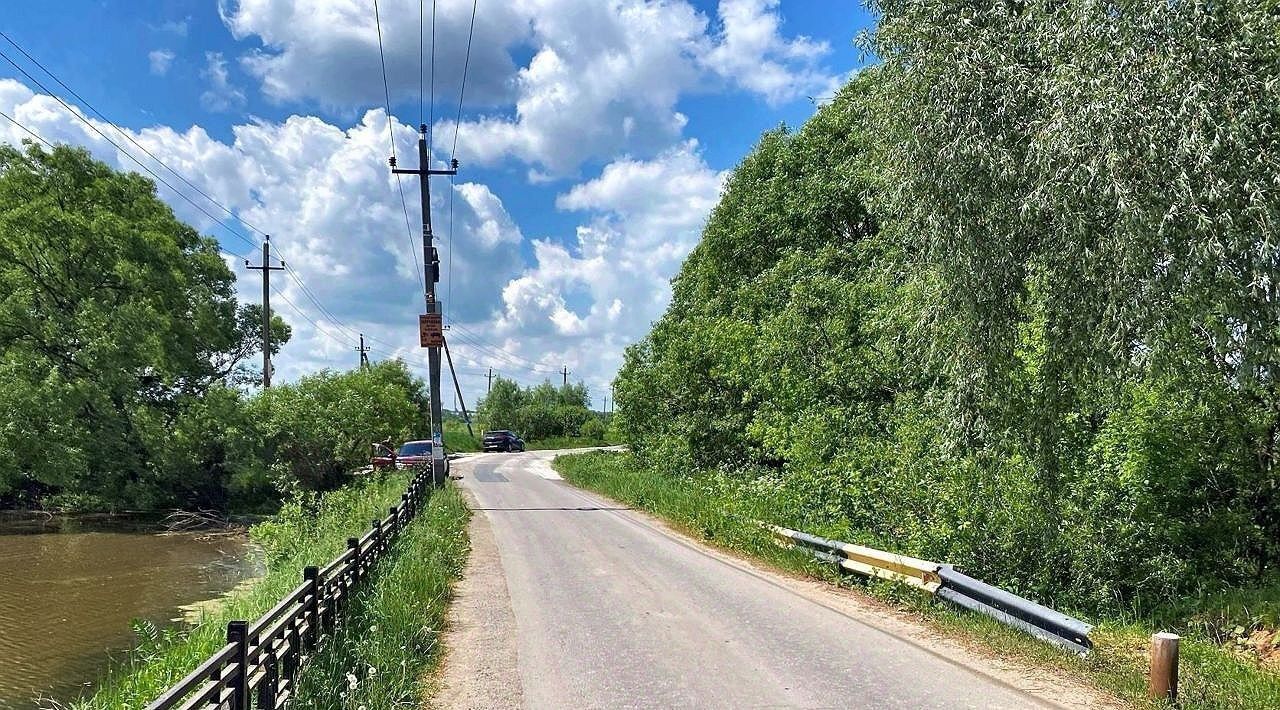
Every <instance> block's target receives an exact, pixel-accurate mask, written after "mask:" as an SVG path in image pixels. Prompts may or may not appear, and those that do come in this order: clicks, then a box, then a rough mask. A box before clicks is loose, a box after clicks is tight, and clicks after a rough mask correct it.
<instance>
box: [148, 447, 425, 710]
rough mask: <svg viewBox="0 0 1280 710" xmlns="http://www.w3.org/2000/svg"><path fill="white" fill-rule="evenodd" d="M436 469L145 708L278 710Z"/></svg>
mask: <svg viewBox="0 0 1280 710" xmlns="http://www.w3.org/2000/svg"><path fill="white" fill-rule="evenodd" d="M431 487H432V485H431V473H430V472H422V473H419V474H418V475H417V476H415V477H414V478H413V480H412V481H410V483H409V487H408V489H407V490H406V491H405V493H404V494H403V495H402V496H401V497H400V505H398V506H394V507H392V508H391V509H390V513H389V514H388V515H387V517H386V518H381V519H379V520H374V521H373V526H372V528H371V529H370V530H369V532H367V533H365V534H364V535H363V536H362V537H360V538H354V537H353V538H348V539H347V550H346V552H343V553H342V554H341V555H338V557H337V558H335V559H334V560H333V561H332V562H330V563H329V564H327V565H325V566H324V567H322V568H317V567H307V568H306V569H305V570H303V573H302V584H300V585H298V586H297V587H296V588H294V590H293V591H291V592H289V593H288V594H286V595H285V596H284V598H283V599H281V600H280V601H279V602H277V603H276V605H275V606H274V607H272V608H271V610H270V611H268V612H267V613H265V614H263V615H262V616H260V617H258V619H257V620H256V621H254V622H252V623H250V622H248V621H239V620H237V621H231V622H228V623H227V643H226V645H225V646H223V647H222V648H221V649H219V650H218V651H217V652H215V653H214V654H213V655H212V656H210V657H209V658H207V659H206V660H205V661H204V662H203V663H201V664H200V665H199V666H198V667H197V668H196V669H195V670H193V671H191V673H189V674H188V675H187V676H186V677H185V678H183V679H182V680H180V681H178V682H177V683H176V684H175V685H173V686H172V687H171V688H169V689H168V690H166V691H165V692H164V693H163V694H162V695H161V696H160V697H158V698H156V699H155V700H154V701H152V703H151V704H150V705H148V706H147V710H170V709H171V708H180V709H181V710H197V709H202V710H212V709H213V708H217V709H218V710H255V709H256V710H277V709H278V708H283V707H284V706H285V704H286V703H288V702H289V700H290V699H291V698H292V697H293V695H294V693H295V691H296V689H297V679H298V674H299V672H300V671H301V670H302V668H303V666H304V665H305V663H306V661H307V660H308V658H309V656H310V655H311V654H312V653H313V652H314V651H315V649H316V647H317V646H318V645H319V643H320V641H321V639H322V638H323V637H325V636H327V635H329V634H331V633H333V630H334V629H335V628H336V627H337V625H338V622H339V620H340V619H341V617H342V615H343V613H344V612H345V611H346V609H347V607H348V605H349V604H350V601H351V598H352V594H354V593H355V590H356V589H357V588H358V587H359V586H360V585H361V584H362V583H363V582H364V580H365V579H366V578H367V577H368V576H369V573H370V572H371V571H372V570H373V567H374V566H375V565H376V564H377V563H378V561H379V560H380V559H381V558H382V557H383V556H384V555H385V554H386V553H387V551H388V550H390V549H391V544H392V543H393V542H395V540H396V538H397V537H399V535H400V532H401V531H402V530H403V529H404V527H405V526H406V525H408V523H409V522H410V521H411V520H413V518H414V516H415V515H417V513H418V512H419V511H420V510H421V507H422V503H423V499H424V497H425V495H426V492H427V491H428V490H429V489H430V488H431Z"/></svg>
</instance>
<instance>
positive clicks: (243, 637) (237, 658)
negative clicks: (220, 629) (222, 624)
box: [227, 621, 249, 710]
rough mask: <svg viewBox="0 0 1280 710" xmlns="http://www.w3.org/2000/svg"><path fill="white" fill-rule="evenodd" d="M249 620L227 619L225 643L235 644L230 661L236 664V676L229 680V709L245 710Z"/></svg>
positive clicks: (247, 677) (247, 685)
mask: <svg viewBox="0 0 1280 710" xmlns="http://www.w3.org/2000/svg"><path fill="white" fill-rule="evenodd" d="M248 641H249V622H247V621H228V622H227V643H234V644H235V645H236V653H235V655H234V656H232V657H231V662H232V663H234V664H236V669H237V670H236V677H235V678H234V679H229V680H231V683H230V686H229V687H230V688H231V710H246V708H247V703H246V702H245V701H246V700H248V695H249V693H248V689H249V669H248V667H247V666H248V660H249V643H248Z"/></svg>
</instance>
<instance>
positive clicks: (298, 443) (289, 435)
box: [249, 360, 426, 490]
mask: <svg viewBox="0 0 1280 710" xmlns="http://www.w3.org/2000/svg"><path fill="white" fill-rule="evenodd" d="M421 389H422V383H421V381H419V380H417V379H416V378H414V377H413V376H412V375H410V374H409V372H408V369H407V368H406V367H405V366H404V363H403V362H400V361H399V360H387V361H383V362H379V363H376V364H375V365H373V366H372V367H369V368H361V369H356V370H351V371H348V372H331V371H328V370H326V371H322V372H320V373H318V374H315V375H310V376H307V377H303V378H301V379H300V380H298V381H297V382H295V383H292V384H288V385H283V386H279V387H272V388H271V389H268V390H264V391H263V392H261V393H260V394H259V395H258V396H257V397H255V398H254V399H253V400H252V401H251V402H250V403H249V417H250V418H251V419H252V420H253V421H254V422H256V426H257V428H258V432H259V435H260V436H261V445H262V447H263V451H262V453H261V458H262V459H263V460H264V461H267V462H272V466H273V475H274V478H275V481H276V483H277V487H279V488H281V489H284V490H288V489H291V488H295V487H297V488H302V489H306V490H328V489H331V488H334V487H336V486H338V485H339V484H341V483H342V482H344V481H345V480H346V477H347V475H348V474H349V473H350V472H351V471H352V470H354V469H357V468H359V467H361V466H365V465H368V463H369V456H370V452H371V450H372V448H371V447H372V444H373V443H375V442H379V441H383V440H385V439H391V440H393V441H404V440H407V439H412V438H415V437H416V436H421V435H422V434H423V433H424V430H425V428H426V422H425V419H424V418H423V417H422V414H421V411H420V410H419V408H418V406H417V404H416V403H415V401H414V397H415V394H420V392H421Z"/></svg>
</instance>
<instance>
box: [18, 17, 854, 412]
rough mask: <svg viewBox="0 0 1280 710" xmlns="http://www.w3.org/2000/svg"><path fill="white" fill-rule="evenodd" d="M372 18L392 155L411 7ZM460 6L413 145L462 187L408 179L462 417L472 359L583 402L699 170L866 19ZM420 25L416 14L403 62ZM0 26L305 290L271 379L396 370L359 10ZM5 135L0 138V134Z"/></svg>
mask: <svg viewBox="0 0 1280 710" xmlns="http://www.w3.org/2000/svg"><path fill="white" fill-rule="evenodd" d="M379 6H380V11H381V14H382V32H383V40H384V50H385V52H386V56H387V65H388V79H389V82H390V84H391V91H392V95H393V101H392V116H393V121H392V130H393V131H394V132H395V135H396V144H397V151H398V152H401V153H406V154H408V155H409V156H410V161H409V162H410V163H412V162H414V161H413V160H412V155H413V150H414V148H413V142H414V140H415V136H414V132H415V130H416V125H417V124H418V123H419V93H418V69H419V65H418V39H419V34H418V32H419V24H418V12H419V8H420V5H419V3H418V2H416V1H415V0H380V2H379ZM477 8H478V9H477V14H476V18H477V19H476V32H475V40H474V41H473V46H472V52H471V54H470V66H469V71H468V80H467V88H466V91H467V101H466V103H465V104H464V108H463V112H462V122H461V125H460V126H458V125H456V124H455V120H454V119H455V115H456V114H455V112H456V111H457V101H458V89H459V82H460V77H461V72H462V63H463V58H464V57H465V56H466V52H465V45H466V34H467V28H468V26H469V22H470V17H471V2H470V0H439V1H438V2H437V8H436V11H437V37H436V49H437V56H436V64H435V72H436V74H435V76H436V88H437V96H436V99H435V102H434V106H435V108H434V113H435V116H436V122H435V124H434V125H435V132H434V135H435V140H434V144H435V145H434V150H435V155H436V157H437V159H439V160H444V159H447V157H448V154H449V144H450V143H451V142H452V139H453V136H454V133H455V130H456V131H457V135H458V153H457V157H458V159H459V160H460V161H461V162H462V164H463V170H462V172H461V173H460V175H459V176H458V178H457V180H456V182H455V185H454V186H452V187H451V186H450V185H449V183H448V181H447V180H440V181H439V182H434V181H433V186H432V187H433V193H434V194H433V215H434V222H435V225H436V232H437V237H438V238H440V239H441V240H442V241H443V242H444V244H442V259H444V260H445V265H446V270H445V276H446V282H444V283H441V284H440V290H441V293H442V294H451V300H450V301H449V303H448V304H447V305H448V306H449V315H450V318H449V321H450V323H451V324H452V325H453V326H456V327H455V328H454V329H453V330H452V331H451V332H453V333H454V337H453V338H452V339H451V346H452V347H453V348H454V351H455V352H454V354H455V358H456V359H457V360H459V364H460V365H461V367H462V368H463V370H464V373H463V383H464V391H465V394H466V396H467V398H468V400H470V401H471V402H474V400H475V399H476V397H477V396H478V395H479V394H481V393H482V392H483V387H484V378H483V377H481V376H480V374H479V373H481V372H483V371H485V370H487V368H488V367H490V366H492V367H494V368H495V369H496V370H498V371H500V372H501V373H503V374H504V375H507V376H510V377H514V378H516V379H518V380H520V381H522V382H526V383H527V382H535V381H538V380H540V379H542V378H543V377H546V376H549V373H550V371H552V370H558V369H559V367H560V366H561V365H562V364H565V365H568V366H569V368H570V370H571V371H572V372H573V375H572V377H573V379H575V380H576V379H583V380H585V381H586V382H587V383H588V384H589V385H590V386H591V388H592V390H593V393H594V394H595V395H597V404H599V401H600V400H599V395H600V394H601V393H603V391H604V390H605V389H606V387H607V383H608V382H609V381H610V380H611V379H612V376H613V374H614V372H615V371H616V368H617V366H618V364H619V363H620V361H621V351H622V349H623V348H624V347H625V346H626V345H627V344H629V343H630V342H633V341H634V340H635V339H637V338H639V337H642V336H643V334H644V333H645V332H646V331H647V329H648V324H649V322H651V321H652V320H654V319H656V318H657V317H658V316H659V315H661V312H662V310H663V308H664V307H665V304H666V299H667V297H668V294H669V288H668V286H667V281H668V280H669V279H670V278H671V277H672V276H673V275H674V274H675V272H676V270H677V269H678V267H679V263H680V261H681V259H682V258H683V257H684V255H685V254H687V252H688V250H689V249H690V248H692V246H693V244H695V243H696V241H697V235H698V232H699V230H700V228H701V225H702V223H703V221H704V220H705V218H706V214H707V212H708V211H709V209H710V208H711V207H712V206H713V205H714V202H715V197H716V194H717V193H718V189H719V185H720V183H721V181H722V180H723V178H724V175H725V171H727V170H728V169H731V168H732V167H733V166H734V165H735V164H736V163H737V162H738V161H739V160H740V159H741V157H742V156H743V155H744V154H745V153H746V151H748V150H749V149H750V147H751V146H752V144H753V143H754V142H755V140H756V139H757V137H758V136H759V134H760V132H761V131H763V130H766V129H768V128H771V127H774V126H776V125H778V124H780V123H787V124H789V125H792V126H795V125H799V124H800V123H803V121H804V120H805V119H806V118H807V117H808V116H810V115H812V112H813V110H814V105H813V103H812V102H811V101H810V99H809V98H808V97H809V96H815V95H816V96H821V95H825V94H828V93H830V91H831V90H833V88H834V87H836V86H838V85H839V84H840V83H841V82H842V81H843V80H844V79H845V78H847V77H848V75H849V73H850V72H851V71H853V70H855V69H856V68H857V67H858V66H860V64H861V62H862V61H863V58H862V56H861V53H860V52H859V50H858V49H857V48H856V47H855V46H854V39H855V37H856V35H857V33H858V32H859V31H861V30H863V29H865V28H867V27H868V26H869V25H870V23H871V21H872V20H871V18H870V17H869V15H868V14H867V11H866V10H865V8H863V7H862V6H861V4H860V3H857V2H853V1H847V2H818V1H812V2H811V1H792V2H786V3H777V2H775V1H774V0H723V2H701V1H699V2H685V1H683V0H665V1H664V2H645V1H644V0H611V1H608V2H606V1H605V0H519V1H517V2H495V1H494V0H478V3H477ZM430 12H431V6H430V3H426V5H425V14H426V16H427V26H426V27H425V29H424V33H425V35H426V36H425V37H424V45H425V52H424V53H425V54H427V56H428V60H427V62H426V65H427V66H426V69H427V70H428V71H429V66H430V60H429V55H430V50H431V47H430V44H431V40H430V24H429V23H430ZM0 30H3V31H4V32H5V33H6V34H8V35H9V36H10V37H11V38H12V39H13V40H14V41H16V42H17V43H18V44H19V45H21V46H22V48H23V49H25V50H26V51H27V52H29V53H30V54H31V55H32V56H33V57H34V58H35V59H38V60H39V61H40V62H41V63H43V64H44V65H45V66H46V67H47V68H48V69H49V70H50V71H52V72H53V73H54V74H56V75H57V77H58V78H60V79H62V80H63V81H64V82H66V83H67V84H68V85H69V86H70V87H71V88H72V89H74V90H75V91H76V92H77V93H79V94H80V95H81V96H82V97H83V98H84V99H85V100H87V101H88V102H90V103H92V104H93V105H94V107H96V108H97V109H98V110H100V111H101V112H103V113H104V114H105V115H106V116H107V117H109V118H110V119H112V120H113V121H114V122H116V123H117V124H119V125H121V126H122V127H123V128H125V129H127V130H129V131H130V136H131V137H132V138H133V139H135V140H137V141H138V142H140V143H142V144H143V145H146V146H147V147H148V149H149V150H151V152H152V153H154V154H155V155H156V156H158V157H159V158H161V159H162V160H163V161H164V162H165V163H166V164H167V165H168V167H171V168H174V169H176V170H177V171H178V172H179V173H181V174H182V175H183V177H184V178H187V179H188V180H191V181H192V182H194V183H195V184H197V185H199V186H200V187H201V189H202V190H203V191H205V192H207V193H209V194H210V195H211V196H213V197H214V198H215V199H217V200H218V201H219V202H220V203H221V204H223V205H226V206H228V207H230V208H231V209H232V210H233V211H234V212H235V213H236V214H237V215H240V216H241V217H242V218H243V220H244V221H245V222H247V223H249V224H252V225H254V226H255V227H259V228H261V229H262V230H263V231H266V232H270V233H271V234H272V235H273V240H272V241H273V244H275V245H276V246H277V247H278V248H279V249H280V250H281V251H282V252H283V253H284V254H285V257H286V258H287V259H289V260H290V262H291V266H292V267H293V268H294V270H295V272H296V273H297V275H298V277H299V278H300V280H301V281H302V282H303V283H304V284H305V289H304V287H303V286H302V285H300V284H298V283H296V282H295V280H294V279H292V278H290V279H286V280H285V281H284V283H283V284H282V285H281V286H280V288H281V297H280V302H276V303H274V304H273V305H274V306H275V307H276V309H277V310H278V312H280V314H281V315H283V316H284V317H285V318H286V319H287V320H289V321H290V322H291V323H293V324H294V325H295V327H296V329H297V335H296V337H295V339H294V341H293V342H291V343H290V344H289V345H288V346H286V348H285V350H284V352H283V353H282V354H281V356H280V358H279V359H278V362H277V367H278V370H279V374H278V375H277V377H283V378H284V379H288V378H291V377H297V376H299V375H300V374H304V373H306V372H309V371H314V370H315V369H318V368H321V367H326V366H328V367H339V366H348V365H350V364H351V363H353V362H355V360H356V357H355V353H354V350H352V348H353V347H354V340H355V335H354V333H356V332H357V331H362V332H365V333H366V334H367V335H368V336H369V337H370V338H371V340H372V342H373V346H374V347H375V348H376V350H375V352H374V354H373V355H374V357H375V358H382V357H390V356H393V355H400V356H402V357H404V358H405V359H406V360H407V361H409V362H410V363H411V364H413V365H414V366H415V367H418V366H420V365H421V362H422V360H423V359H424V358H423V355H422V353H421V352H420V351H418V350H417V349H416V348H415V347H414V345H415V343H414V340H415V330H414V329H415V325H416V317H415V316H416V312H417V311H419V310H421V288H420V286H418V283H417V280H416V274H415V273H414V271H413V264H412V261H411V252H410V239H411V236H410V234H407V233H406V229H405V225H404V214H403V211H402V207H401V204H400V201H399V197H398V194H397V192H396V187H395V182H394V179H393V178H391V176H390V175H388V174H387V173H386V171H385V159H386V156H387V154H388V153H389V152H390V145H389V143H390V138H389V133H388V125H387V119H386V115H385V111H384V110H383V103H384V102H383V85H382V73H381V70H380V61H379V55H378V47H377V42H376V34H375V25H374V23H373V3H372V0H222V2H221V3H219V2H217V1H216V0H167V1H166V2H159V3H137V2H131V1H130V2H124V1H119V0H97V1H91V0H68V1H66V2H63V3H58V4H39V5H26V4H21V5H20V4H15V6H13V7H8V8H6V12H5V16H4V18H3V19H2V20H0ZM0 51H3V52H4V54H6V55H8V56H10V57H11V58H13V59H14V60H15V61H17V62H19V64H21V65H22V66H23V67H24V68H26V69H27V70H28V71H29V72H31V73H32V74H33V75H34V76H36V78H38V79H40V80H41V81H42V82H44V83H45V85H46V86H47V87H48V88H49V89H50V90H52V91H53V93H55V94H58V95H60V96H62V97H63V98H64V99H65V100H67V101H68V102H70V103H72V104H78V103H79V102H77V101H75V100H73V99H72V97H71V96H70V95H69V94H67V93H66V92H65V91H64V90H62V89H61V88H60V87H57V86H56V84H55V83H53V81H52V80H51V79H49V78H48V77H47V76H45V75H43V74H41V73H39V71H38V70H37V69H36V68H35V67H34V66H32V65H31V64H30V63H29V62H28V61H27V60H26V59H25V58H23V57H21V55H20V54H19V53H18V52H17V50H16V49H15V48H14V47H13V46H12V45H10V44H8V43H6V42H3V41H0ZM424 73H425V72H424ZM424 81H425V82H426V83H429V76H428V77H424ZM427 93H428V94H429V92H427ZM43 94H44V91H42V90H41V89H40V88H39V87H38V86H36V85H34V83H33V82H32V81H30V80H29V79H27V78H26V77H23V76H22V75H21V74H20V73H19V72H18V71H17V70H15V69H14V68H13V67H12V66H11V65H9V64H8V63H7V62H4V61H3V60H0V110H3V111H4V112H5V113H7V114H9V115H10V116H15V117H16V118H17V119H18V120H19V121H20V122H22V123H23V124H24V125H26V126H27V127H28V128H32V129H34V130H36V131H37V132H38V133H40V134H41V135H42V136H44V137H46V138H49V139H50V140H63V141H69V142H75V143H79V144H82V145H85V146H86V147H89V148H90V149H91V150H92V151H93V152H94V153H95V155H97V156H98V157H100V158H101V159H103V160H107V161H108V162H111V163H113V164H116V165H118V166H121V167H125V168H128V169H136V165H134V164H133V163H132V162H131V161H130V159H129V158H128V157H127V156H124V155H122V154H121V153H120V151H119V150H117V149H115V148H113V147H112V146H111V145H109V144H107V143H106V141H104V140H102V139H101V137H100V136H97V135H96V134H95V133H93V132H92V131H91V130H90V129H88V128H87V127H85V126H83V124H81V123H80V122H78V120H77V119H76V118H75V117H72V116H70V115H68V114H67V113H66V111H65V110H63V109H61V107H60V106H58V105H57V104H56V102H54V101H53V100H52V99H50V98H49V97H47V96H44V95H43ZM423 101H424V103H425V104H426V107H425V108H424V113H430V112H431V109H430V105H431V102H430V100H429V97H428V96H424V97H423ZM81 108H83V107H81ZM86 113H87V110H86ZM100 127H101V128H103V129H104V130H106V132H107V133H108V135H112V137H113V138H114V139H115V141H116V142H117V143H120V144H121V145H123V146H124V147H125V148H128V149H129V150H130V152H132V153H134V154H135V155H136V156H137V157H139V158H142V159H144V160H145V161H146V162H148V163H149V164H151V163H150V161H149V160H146V159H145V156H143V155H142V153H141V152H140V151H137V150H135V149H134V148H133V146H132V145H131V144H129V143H126V142H124V141H123V140H122V139H120V138H119V137H117V136H115V135H114V133H113V132H112V131H111V130H110V129H109V128H108V127H106V126H105V124H101V125H100ZM23 135H24V134H23V132H22V131H20V130H19V129H17V128H15V127H14V126H12V125H9V124H8V123H7V122H4V121H0V140H4V141H8V142H16V141H18V140H20V139H21V137H22V136H23ZM151 166H152V167H153V169H155V170H156V171H157V172H159V173H161V174H162V176H165V177H171V176H170V175H169V174H168V173H167V172H165V168H163V167H161V166H159V165H154V164H151ZM170 181H171V182H172V183H173V184H174V186H175V189H173V190H169V189H164V188H162V189H161V190H160V194H161V197H162V198H164V199H166V201H168V202H169V203H170V204H172V205H173V206H174V208H175V211H176V212H177V213H178V214H179V216H181V217H183V218H184V219H187V220H188V221H191V222H192V223H193V224H196V225H197V226H198V227H200V228H201V229H202V230H204V231H206V232H207V233H209V234H212V235H215V236H217V237H218V238H219V239H220V241H222V243H223V244H224V246H225V247H226V248H227V249H228V250H229V251H232V252H236V253H244V252H246V251H248V250H250V249H251V246H250V245H249V244H248V243H246V242H245V241H243V240H241V239H239V238H237V237H234V236H232V235H230V234H229V233H228V230H227V229H226V228H224V227H223V226H221V225H218V224H216V223H214V222H213V221H212V220H210V219H208V218H207V217H206V216H204V215H203V214H201V213H200V212H199V211H198V210H196V209H195V208H194V207H192V206H191V205H190V204H189V203H188V202H187V201H186V200H184V199H183V198H182V197H181V196H180V195H178V194H174V193H176V192H183V193H184V194H186V196H187V197H189V198H191V199H193V200H194V201H196V202H198V203H202V204H204V205H205V206H206V207H207V208H211V209H213V210H214V211H215V212H217V209H216V208H213V207H212V206H210V205H209V204H208V203H207V202H205V201H204V200H203V198H201V197H199V196H198V195H197V194H196V193H195V192H194V191H193V190H190V189H188V188H186V186H185V185H183V184H182V183H181V182H179V181H177V180H173V179H171V180H170ZM405 194H406V196H407V197H408V198H409V200H408V207H409V210H410V213H409V217H410V221H411V222H412V223H413V225H415V226H413V227H411V229H410V230H409V232H410V233H411V234H412V235H414V236H416V233H417V227H416V225H417V224H418V222H419V220H420V217H419V215H420V213H419V210H418V209H417V206H416V205H417V200H416V196H417V186H416V184H413V183H410V182H407V181H406V183H405ZM450 201H452V202H453V205H452V206H453V216H454V219H453V221H452V225H450V224H449V221H448V219H447V215H448V214H449V212H448V209H449V202H450ZM228 222H231V223H232V228H234V229H236V230H237V231H240V232H241V233H242V234H246V235H248V236H249V237H250V238H251V239H253V240H255V241H256V239H257V236H258V235H256V234H253V233H252V232H251V231H250V230H249V229H247V228H246V227H245V226H244V225H243V224H240V223H238V222H235V221H233V220H228ZM450 226H451V227H452V230H451V229H450ZM451 241H452V242H456V250H455V251H454V255H453V258H452V268H449V263H450V260H449V256H448V249H447V248H446V247H447V246H448V245H449V243H450V242H451ZM229 261H232V262H234V260H229ZM232 266H233V268H235V269H236V270H237V272H238V274H239V275H240V277H241V278H240V284H241V293H242V294H243V296H244V297H245V298H253V299H254V300H256V299H257V295H256V294H257V293H258V289H259V288H260V287H259V286H258V285H257V283H256V274H253V275H249V274H246V273H245V272H244V271H243V269H242V268H240V265H239V264H236V263H232ZM448 281H451V282H452V283H448ZM313 298H314V299H316V300H318V301H319V302H320V303H321V304H323V305H324V306H325V308H324V309H323V310H321V309H320V308H318V307H316V305H315V303H314V302H313V300H312V299H313ZM446 404H452V402H446Z"/></svg>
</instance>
